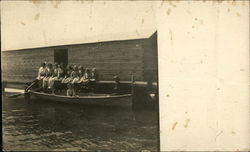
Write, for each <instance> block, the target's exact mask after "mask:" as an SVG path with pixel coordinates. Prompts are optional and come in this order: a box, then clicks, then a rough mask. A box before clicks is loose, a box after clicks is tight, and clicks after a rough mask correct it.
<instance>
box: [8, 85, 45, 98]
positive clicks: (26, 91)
mask: <svg viewBox="0 0 250 152" xmlns="http://www.w3.org/2000/svg"><path fill="white" fill-rule="evenodd" d="M34 84H36V81H35V82H33V83H31V84H30V85H29V86H28V87H27V88H26V89H25V92H24V93H20V94H15V95H11V96H9V97H8V98H15V97H19V96H21V95H24V94H27V93H29V92H28V90H29V89H30V88H31V87H32V86H33V85H34ZM38 89H40V88H38ZM36 90H37V89H36Z"/></svg>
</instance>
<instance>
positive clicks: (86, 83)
mask: <svg viewBox="0 0 250 152" xmlns="http://www.w3.org/2000/svg"><path fill="white" fill-rule="evenodd" d="M89 79H90V69H89V68H86V69H85V72H84V75H83V77H82V78H81V83H82V85H83V88H84V89H85V90H88V89H89V81H90V80H89Z"/></svg>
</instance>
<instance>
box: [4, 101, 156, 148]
mask: <svg viewBox="0 0 250 152" xmlns="http://www.w3.org/2000/svg"><path fill="white" fill-rule="evenodd" d="M2 101H3V103H2V104H3V110H2V116H3V146H4V149H5V150H17V151H21V150H22V151H30V150H48V151H52V150H55V151H62V150H63V151H85V150H90V151H91V150H101V151H113V150H116V151H118V150H119V151H141V150H149V151H157V147H158V144H157V143H158V142H157V140H158V135H157V134H158V129H157V128H158V127H157V111H156V110H154V109H144V110H143V109H133V110H132V109H119V108H101V107H99V108H98V107H86V106H81V105H71V104H62V103H56V102H44V101H41V100H37V99H31V100H30V101H27V100H24V98H22V97H19V98H16V99H9V98H6V97H4V96H3V100H2Z"/></svg>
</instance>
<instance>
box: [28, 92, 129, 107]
mask: <svg viewBox="0 0 250 152" xmlns="http://www.w3.org/2000/svg"><path fill="white" fill-rule="evenodd" d="M31 94H32V95H34V96H35V97H37V98H39V99H43V100H49V101H57V102H64V103H73V104H84V105H91V106H92V105H93V106H110V107H132V104H133V102H132V95H131V94H125V95H105V96H104V95H103V96H74V97H70V96H62V95H55V94H47V93H42V92H32V93H31Z"/></svg>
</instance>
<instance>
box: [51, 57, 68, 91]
mask: <svg viewBox="0 0 250 152" xmlns="http://www.w3.org/2000/svg"><path fill="white" fill-rule="evenodd" d="M66 72H67V71H66V68H65V66H64V63H63V62H61V63H60V64H59V71H58V79H57V80H56V81H55V84H54V85H55V89H56V90H58V91H62V90H63V83H62V80H63V79H64V77H65V75H66Z"/></svg>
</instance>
